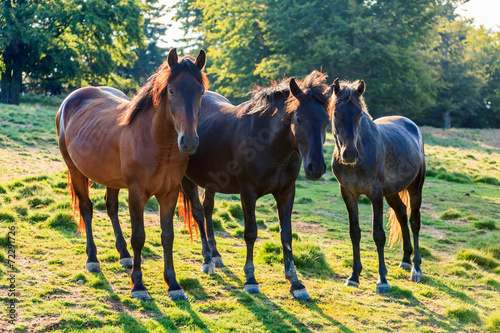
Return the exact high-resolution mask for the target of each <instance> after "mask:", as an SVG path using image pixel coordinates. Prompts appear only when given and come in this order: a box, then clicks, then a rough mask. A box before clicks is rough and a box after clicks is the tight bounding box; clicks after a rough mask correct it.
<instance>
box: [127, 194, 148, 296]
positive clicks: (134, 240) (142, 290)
mask: <svg viewBox="0 0 500 333" xmlns="http://www.w3.org/2000/svg"><path fill="white" fill-rule="evenodd" d="M128 198H129V199H128V203H129V205H128V207H129V211H130V222H131V224H132V235H131V236H130V244H132V249H133V250H134V267H133V269H132V273H131V274H130V279H131V280H132V298H137V299H140V300H142V301H148V300H150V299H151V297H150V296H149V294H148V291H147V289H146V287H145V286H144V283H143V282H142V271H141V257H142V256H141V252H142V248H143V247H144V242H145V241H146V233H145V232H144V206H145V205H146V202H147V201H148V198H147V196H146V195H145V194H144V191H142V189H140V188H138V187H135V186H132V187H129V190H128Z"/></svg>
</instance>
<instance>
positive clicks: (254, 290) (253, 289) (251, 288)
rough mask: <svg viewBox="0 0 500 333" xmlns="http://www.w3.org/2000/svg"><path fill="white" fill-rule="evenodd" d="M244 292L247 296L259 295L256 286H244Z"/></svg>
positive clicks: (257, 286)
mask: <svg viewBox="0 0 500 333" xmlns="http://www.w3.org/2000/svg"><path fill="white" fill-rule="evenodd" d="M245 291H246V292H247V293H249V294H260V289H259V285H258V284H245Z"/></svg>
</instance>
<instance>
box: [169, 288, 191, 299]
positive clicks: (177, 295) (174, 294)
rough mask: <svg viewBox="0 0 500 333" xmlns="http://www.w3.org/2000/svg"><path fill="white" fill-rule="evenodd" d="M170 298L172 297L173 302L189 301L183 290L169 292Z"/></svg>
mask: <svg viewBox="0 0 500 333" xmlns="http://www.w3.org/2000/svg"><path fill="white" fill-rule="evenodd" d="M168 296H170V298H171V299H172V301H182V300H184V299H187V296H186V294H185V293H184V290H182V289H179V290H172V291H168Z"/></svg>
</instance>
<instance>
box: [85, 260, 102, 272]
mask: <svg viewBox="0 0 500 333" xmlns="http://www.w3.org/2000/svg"><path fill="white" fill-rule="evenodd" d="M85 269H86V270H88V271H89V272H91V273H100V272H101V265H100V264H99V263H98V262H88V263H86V264H85Z"/></svg>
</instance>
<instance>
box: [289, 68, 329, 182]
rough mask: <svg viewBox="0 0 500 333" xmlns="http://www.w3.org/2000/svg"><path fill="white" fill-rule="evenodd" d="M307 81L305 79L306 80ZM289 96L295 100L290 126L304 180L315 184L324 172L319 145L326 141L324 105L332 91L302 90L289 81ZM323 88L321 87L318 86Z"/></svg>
mask: <svg viewBox="0 0 500 333" xmlns="http://www.w3.org/2000/svg"><path fill="white" fill-rule="evenodd" d="M306 79H307V78H306ZM289 84H290V92H291V94H292V96H293V98H294V99H295V101H294V102H293V103H291V105H294V107H293V108H292V109H293V113H294V115H293V117H292V123H291V129H292V133H293V134H294V136H295V138H296V140H297V143H298V149H299V151H300V154H301V156H302V163H303V166H304V171H305V174H306V177H307V178H308V179H311V180H318V179H319V178H321V176H322V175H323V174H324V173H325V172H326V164H325V158H324V155H323V144H324V142H325V139H326V127H327V126H328V124H329V122H330V117H329V116H328V112H327V105H328V104H329V102H328V101H329V99H330V97H331V95H332V90H333V87H328V86H326V87H327V88H326V89H324V87H322V88H320V89H321V91H320V89H318V88H319V87H311V88H308V89H305V91H304V90H302V89H301V88H300V87H299V86H298V84H297V82H295V79H293V78H292V79H291V80H290V83H289ZM322 86H324V85H322Z"/></svg>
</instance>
